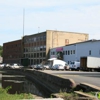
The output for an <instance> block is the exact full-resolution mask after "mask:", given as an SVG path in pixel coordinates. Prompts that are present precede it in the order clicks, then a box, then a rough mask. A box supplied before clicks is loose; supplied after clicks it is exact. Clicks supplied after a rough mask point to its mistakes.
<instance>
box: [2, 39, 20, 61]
mask: <svg viewBox="0 0 100 100" xmlns="http://www.w3.org/2000/svg"><path fill="white" fill-rule="evenodd" d="M21 57H22V40H16V41H11V42H7V43H4V44H3V63H20V62H21V60H20V59H21Z"/></svg>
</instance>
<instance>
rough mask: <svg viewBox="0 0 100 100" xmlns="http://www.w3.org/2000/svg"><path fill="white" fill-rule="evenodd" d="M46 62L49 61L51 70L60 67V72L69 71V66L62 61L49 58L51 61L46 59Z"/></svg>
mask: <svg viewBox="0 0 100 100" xmlns="http://www.w3.org/2000/svg"><path fill="white" fill-rule="evenodd" d="M48 61H49V64H50V68H51V69H56V65H61V66H62V68H61V69H62V70H69V65H68V64H67V63H66V62H65V61H63V60H59V59H54V58H51V59H48Z"/></svg>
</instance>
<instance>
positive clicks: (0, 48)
mask: <svg viewBox="0 0 100 100" xmlns="http://www.w3.org/2000/svg"><path fill="white" fill-rule="evenodd" d="M2 54H3V46H1V45H0V56H2Z"/></svg>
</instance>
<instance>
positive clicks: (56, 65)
mask: <svg viewBox="0 0 100 100" xmlns="http://www.w3.org/2000/svg"><path fill="white" fill-rule="evenodd" d="M52 68H53V69H54V70H64V69H65V68H64V66H63V65H62V64H55V65H54V66H53V67H52Z"/></svg>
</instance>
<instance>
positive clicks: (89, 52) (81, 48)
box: [50, 40, 100, 62]
mask: <svg viewBox="0 0 100 100" xmlns="http://www.w3.org/2000/svg"><path fill="white" fill-rule="evenodd" d="M99 45H100V40H97V41H96V40H93V41H92V40H90V41H87V42H81V43H75V44H71V45H68V46H63V47H62V48H63V60H64V61H66V62H70V61H80V57H82V56H94V57H100V46H99ZM56 49H57V48H54V49H52V50H51V51H50V54H51V52H56ZM68 51H69V52H70V53H69V54H68ZM66 52H67V53H66Z"/></svg>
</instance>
